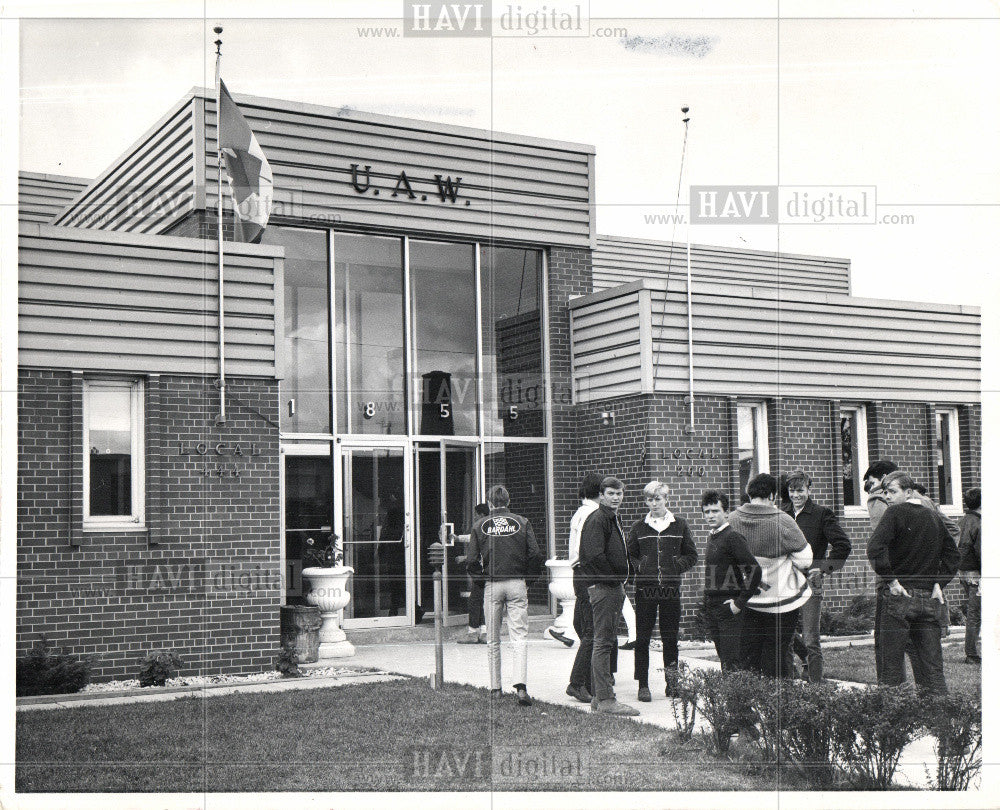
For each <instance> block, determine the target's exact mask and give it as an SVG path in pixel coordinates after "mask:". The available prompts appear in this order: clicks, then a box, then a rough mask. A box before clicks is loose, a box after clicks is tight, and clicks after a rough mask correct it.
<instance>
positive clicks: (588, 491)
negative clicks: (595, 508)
mask: <svg viewBox="0 0 1000 810" xmlns="http://www.w3.org/2000/svg"><path fill="white" fill-rule="evenodd" d="M603 480H604V479H603V476H600V475H598V474H597V473H594V472H590V473H587V474H586V475H585V476H583V480H582V481H581V482H580V497H581V498H590V500H594V498H596V497H597V496H598V495H600V494H601V481H603Z"/></svg>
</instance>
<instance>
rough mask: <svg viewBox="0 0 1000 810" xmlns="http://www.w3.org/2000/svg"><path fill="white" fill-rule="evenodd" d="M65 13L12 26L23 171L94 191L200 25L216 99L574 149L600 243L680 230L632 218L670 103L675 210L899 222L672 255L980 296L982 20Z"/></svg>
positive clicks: (651, 186)
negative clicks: (697, 192)
mask: <svg viewBox="0 0 1000 810" xmlns="http://www.w3.org/2000/svg"><path fill="white" fill-rule="evenodd" d="M325 5H326V6H329V7H336V6H334V4H325ZM353 5H354V6H356V7H357V6H362V7H363V8H368V7H371V8H372V9H375V10H377V9H389V8H391V9H401V8H402V1H401V0H399V2H396V3H393V4H391V5H390V6H387V5H385V4H368V5H366V4H353ZM569 5H571V6H572V4H569ZM553 6H555V3H549V7H550V8H551V7H553ZM75 7H76V6H75V5H74V4H66V3H64V4H61V5H60V6H59V13H61V14H63V15H64V16H63V18H62V19H46V20H38V19H36V20H22V21H21V28H20V68H21V75H20V113H21V128H20V136H21V148H20V158H19V165H20V168H21V169H24V170H30V171H40V172H52V173H58V174H68V175H79V176H83V177H93V176H95V175H97V174H98V173H99V172H100V171H101V170H103V169H104V168H105V167H107V165H108V164H109V163H110V162H111V161H112V160H113V159H114V158H115V157H116V156H117V155H118V154H119V153H120V152H121V151H122V150H124V149H125V148H126V147H127V146H128V145H129V144H131V143H132V142H133V141H134V140H135V139H136V138H137V137H138V136H139V135H140V134H141V133H142V132H143V131H144V130H145V129H146V128H147V127H149V126H150V125H151V124H152V123H153V122H154V121H155V120H156V119H157V118H158V117H159V116H160V115H162V114H163V113H164V112H165V111H166V109H167V108H168V107H169V106H170V105H171V104H172V103H174V102H175V101H177V100H178V99H179V98H180V97H181V96H182V95H183V94H184V93H185V92H187V91H188V90H189V89H190V88H191V87H192V86H194V85H201V86H209V85H211V83H212V75H213V56H212V46H211V41H212V40H213V39H214V36H213V34H212V32H211V26H212V25H214V24H216V23H221V24H222V25H224V26H225V33H224V35H223V39H224V40H225V44H224V50H223V53H224V58H223V73H224V76H225V79H226V83H227V85H228V86H229V87H230V89H231V90H232V91H233V92H235V93H246V94H256V95H263V96H275V97H280V98H288V99H296V100H301V101H306V102H312V103H318V104H328V105H333V106H340V105H349V106H351V107H355V108H357V109H360V110H369V111H373V112H379V113H387V114H392V115H402V116H408V117H413V118H421V119H428V120H433V121H442V122H446V123H454V124H459V125H464V126H473V127H483V128H490V127H492V128H494V129H496V130H500V131H507V132H514V133H522V134H530V135H537V136H541V137H547V138H555V139H560V140H568V141H573V142H578V143H586V144H592V145H594V146H595V147H596V150H597V159H596V167H597V168H596V193H597V203H598V209H597V226H598V232H599V233H601V234H612V235H622V236H638V237H646V238H650V239H671V238H674V239H679V240H683V239H684V238H686V232H685V228H684V226H679V227H677V226H672V225H668V224H664V223H662V222H659V223H657V222H655V221H651V219H650V217H651V216H655V215H656V214H664V213H669V212H671V211H673V208H672V206H673V204H674V201H675V199H676V195H677V187H678V174H679V170H680V158H681V146H682V140H683V132H684V130H683V125H682V123H681V114H680V110H679V108H680V107H681V106H682V105H690V107H691V108H692V109H691V119H692V121H691V129H690V134H689V139H688V147H687V159H686V167H685V177H684V182H683V186H682V193H681V201H682V203H683V202H686V201H687V186H688V184H689V183H694V184H738V183H754V184H765V185H771V184H782V185H802V184H805V185H864V186H875V187H876V188H877V200H878V203H879V207H878V211H877V214H878V217H879V218H882V217H883V216H884V215H886V214H895V215H911V216H912V217H913V218H914V221H913V223H912V224H872V225H858V224H851V225H840V226H837V225H829V224H816V225H812V224H810V225H789V226H785V227H781V228H780V229H777V228H774V227H769V226H743V227H741V228H724V227H719V226H704V225H703V226H692V228H691V239H692V241H694V242H701V243H709V244H725V245H734V246H748V247H753V248H759V249H763V250H774V249H780V250H785V251H789V252H794V253H809V254H817V255H826V256H836V257H846V258H849V259H850V260H851V261H852V267H853V274H852V283H853V292H854V294H855V295H861V296H875V297H887V298H897V299H911V300H924V301H940V302H949V303H969V304H981V303H982V301H983V298H984V291H986V292H989V293H991V294H992V293H995V292H996V291H997V289H998V288H997V286H996V281H995V278H993V275H995V274H992V270H993V268H994V267H995V265H996V250H995V241H996V236H995V235H996V233H997V232H998V231H1000V228H998V226H1000V206H998V202H1000V182H998V181H1000V152H998V150H997V149H996V144H997V143H1000V22H998V21H997V20H995V19H994V20H982V19H979V20H940V19H935V20H902V19H889V20H886V19H880V20H804V19H799V20H782V21H781V23H780V24H779V23H778V22H776V21H775V20H773V19H767V20H746V19H744V20H734V19H716V20H664V19H650V18H645V19H626V18H614V17H608V16H605V17H604V18H603V19H600V20H596V19H592V20H591V23H590V27H591V31H592V32H593V31H595V30H596V29H597V28H602V29H625V31H622V30H611V31H609V33H610V35H609V36H604V37H599V36H589V37H573V38H568V37H566V38H541V37H528V36H520V37H504V38H500V37H494V38H493V39H492V40H490V39H418V38H385V37H382V38H372V37H365V36H362V35H361V33H360V30H361V29H363V28H365V27H368V26H388V25H397V26H398V25H399V20H398V18H397V19H392V18H389V19H374V18H373V19H363V18H354V19H349V20H333V19H322V20H289V19H268V20H261V19H241V20H233V19H227V18H226V17H225V15H224V14H220V16H219V17H215V18H208V19H187V20H181V19H170V18H165V19H164V18H161V19H149V20H81V19H67V18H66V17H65V15H69V14H75V13H82V12H80V11H74V10H73V9H74V8H75ZM171 7H172V8H176V9H177V10H178V12H180V11H181V10H182V9H184V8H186V7H187V6H186V4H185V3H177V4H174V5H173V6H171ZM506 7H507V4H505V3H499V2H495V3H494V8H495V9H497V10H503V9H505V8H506ZM611 7H612V8H615V9H626V11H627V10H628V9H629V8H631V7H630V6H628V4H616V5H613V6H611ZM201 8H202V6H201V4H198V5H197V9H199V10H200V9H201ZM221 8H222V11H223V12H224V11H227V10H229V11H231V9H232V8H233V5H232V4H228V5H227V6H225V7H221ZM251 8H252V7H251ZM286 8H287V9H289V10H290V11H289V12H288V13H292V12H291V10H292V9H295V8H296V6H295V4H294V3H293V4H291V5H288V6H282V9H283V10H284V9H286ZM636 8H637V9H638V7H636ZM653 8H662V9H666V8H667V6H666V5H664V4H659V5H656V6H653ZM584 9H586V3H584ZM153 10H154V11H156V8H155V6H154V7H153ZM299 10H300V11H301V10H302V9H299ZM592 10H593V11H594V12H595V16H596V14H597V13H603V14H606V13H607V12H604V11H601V9H600V8H599V7H598V4H597V3H594V6H593V9H592ZM639 10H640V11H641V9H639ZM132 12H133V13H134V7H133V8H132ZM98 13H99V10H98ZM199 13H200V11H199ZM271 13H274V12H273V11H272V12H271ZM390 13H391V12H390ZM397 13H398V12H397ZM618 13H623V12H618ZM994 15H995V12H994ZM626 31H627V33H626ZM945 282H946V283H945Z"/></svg>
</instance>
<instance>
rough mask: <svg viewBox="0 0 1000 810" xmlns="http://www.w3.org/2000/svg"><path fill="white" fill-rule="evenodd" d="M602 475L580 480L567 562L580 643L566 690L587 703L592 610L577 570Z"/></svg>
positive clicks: (570, 528)
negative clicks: (577, 503)
mask: <svg viewBox="0 0 1000 810" xmlns="http://www.w3.org/2000/svg"><path fill="white" fill-rule="evenodd" d="M601 480H602V476H600V475H598V474H597V473H587V474H586V475H585V476H584V477H583V480H582V481H581V482H580V491H579V495H580V507H579V508H578V509H577V510H576V513H575V514H574V515H573V518H572V519H571V520H570V522H569V555H568V557H569V564H570V565H571V566H572V567H573V594H574V595H575V596H576V608H575V609H574V611H573V629H574V630H575V631H576V635H577V638H579V640H580V646H579V647H578V648H577V651H576V656H575V657H574V659H573V670H572V672H570V676H569V686H567V687H566V694H567V695H569V696H570V697H572V698H576V699H577V700H579V701H580V702H581V703H590V701H591V700H593V695H592V694H591V688H592V686H593V685H592V683H591V678H590V663H591V662H590V659H591V658H592V657H593V654H594V614H593V613H592V612H591V610H590V596H589V594H588V593H587V581H586V578H585V577H584V576H583V574H582V573H581V571H580V534H581V532H582V531H583V524H584V523H585V522H586V520H587V518H588V517H590V515H591V514H592V513H593V512H595V511H596V510H597V509H598V508H599V507H600V504H598V502H597V499H598V497H599V496H600V494H601Z"/></svg>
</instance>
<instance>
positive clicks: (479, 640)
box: [476, 633, 486, 644]
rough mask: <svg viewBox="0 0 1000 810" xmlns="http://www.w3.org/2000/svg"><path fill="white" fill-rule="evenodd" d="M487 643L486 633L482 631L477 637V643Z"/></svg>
mask: <svg viewBox="0 0 1000 810" xmlns="http://www.w3.org/2000/svg"><path fill="white" fill-rule="evenodd" d="M485 643H486V633H480V634H479V635H478V636H477V637H476V644H485Z"/></svg>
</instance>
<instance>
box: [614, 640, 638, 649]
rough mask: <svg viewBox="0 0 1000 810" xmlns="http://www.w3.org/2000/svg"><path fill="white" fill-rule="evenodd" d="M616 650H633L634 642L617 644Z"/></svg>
mask: <svg viewBox="0 0 1000 810" xmlns="http://www.w3.org/2000/svg"><path fill="white" fill-rule="evenodd" d="M618 649H619V650H634V649H635V642H634V641H626V642H625V643H624V644H619V645H618Z"/></svg>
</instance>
